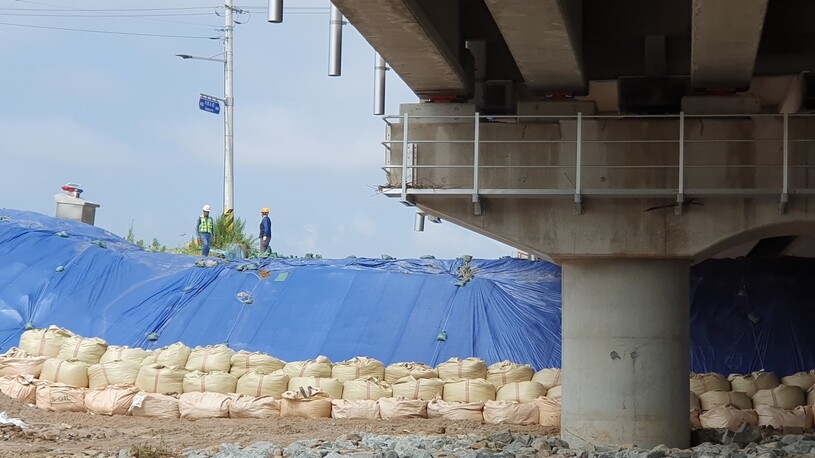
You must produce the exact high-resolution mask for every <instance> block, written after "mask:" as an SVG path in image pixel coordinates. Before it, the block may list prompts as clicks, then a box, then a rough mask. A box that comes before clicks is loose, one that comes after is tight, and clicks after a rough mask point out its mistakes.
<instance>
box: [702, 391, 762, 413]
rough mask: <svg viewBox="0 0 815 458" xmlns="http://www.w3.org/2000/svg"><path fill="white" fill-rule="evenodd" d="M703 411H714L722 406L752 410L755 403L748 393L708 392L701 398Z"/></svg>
mask: <svg viewBox="0 0 815 458" xmlns="http://www.w3.org/2000/svg"><path fill="white" fill-rule="evenodd" d="M699 404H700V406H701V407H702V410H712V409H715V408H716V407H721V406H733V407H736V408H738V409H752V408H753V401H752V400H751V399H750V398H749V397H748V396H747V393H743V392H741V391H708V392H706V393H702V395H701V396H699Z"/></svg>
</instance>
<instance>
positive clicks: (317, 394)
mask: <svg viewBox="0 0 815 458" xmlns="http://www.w3.org/2000/svg"><path fill="white" fill-rule="evenodd" d="M338 383H339V382H338ZM281 396H282V397H281V399H280V416H281V417H302V418H329V417H331V395H330V394H328V393H326V392H325V391H320V390H316V391H314V390H311V389H303V390H297V391H286V392H285V393H283V394H282V395H281Z"/></svg>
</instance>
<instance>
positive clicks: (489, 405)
mask: <svg viewBox="0 0 815 458" xmlns="http://www.w3.org/2000/svg"><path fill="white" fill-rule="evenodd" d="M483 414H484V421H486V422H487V423H493V424H507V425H537V424H538V420H539V418H540V414H539V413H538V406H536V405H535V404H534V403H532V402H517V401H486V402H485V403H484V412H483Z"/></svg>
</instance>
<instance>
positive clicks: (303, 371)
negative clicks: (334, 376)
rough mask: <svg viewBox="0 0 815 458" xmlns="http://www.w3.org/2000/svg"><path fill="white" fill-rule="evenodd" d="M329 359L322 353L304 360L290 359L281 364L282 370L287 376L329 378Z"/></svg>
mask: <svg viewBox="0 0 815 458" xmlns="http://www.w3.org/2000/svg"><path fill="white" fill-rule="evenodd" d="M331 366H332V364H331V360H330V359H328V358H326V357H325V356H323V355H320V356H318V357H317V358H315V359H309V360H306V361H292V362H288V363H286V365H285V366H283V371H284V372H285V373H286V375H288V376H289V378H290V379H291V378H294V377H319V378H331Z"/></svg>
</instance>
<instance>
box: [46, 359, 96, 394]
mask: <svg viewBox="0 0 815 458" xmlns="http://www.w3.org/2000/svg"><path fill="white" fill-rule="evenodd" d="M88 367H90V364H88V363H85V362H82V361H78V360H75V359H69V360H67V361H63V360H61V359H57V358H50V359H48V360H46V361H45V363H43V365H42V372H41V373H40V379H41V380H48V381H49V382H58V383H64V384H66V385H71V386H77V387H80V388H87V387H88Z"/></svg>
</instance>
